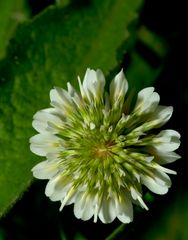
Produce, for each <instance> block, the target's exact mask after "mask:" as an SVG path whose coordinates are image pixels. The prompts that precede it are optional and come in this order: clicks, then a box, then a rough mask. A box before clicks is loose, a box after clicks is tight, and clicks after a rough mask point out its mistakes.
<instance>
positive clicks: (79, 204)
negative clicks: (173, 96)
mask: <svg viewBox="0 0 188 240" xmlns="http://www.w3.org/2000/svg"><path fill="white" fill-rule="evenodd" d="M78 81H79V87H80V92H79V91H76V90H75V89H74V88H73V87H72V85H71V84H70V83H68V84H67V90H64V89H62V88H57V87H56V88H55V89H53V90H51V91H50V100H51V106H52V107H51V108H47V109H43V110H41V111H39V112H37V113H36V114H35V115H34V121H33V127H34V128H35V129H36V130H37V131H38V132H39V134H37V135H35V136H34V137H32V138H31V139H30V143H31V151H32V152H34V153H35V154H37V155H40V156H45V157H46V160H45V161H43V162H41V163H39V164H37V165H36V166H35V167H34V168H33V169H32V171H33V175H34V176H35V177H36V178H39V179H48V180H49V181H48V184H47V186H46V190H45V193H46V195H47V196H48V197H50V199H51V200H52V201H61V209H62V208H63V207H64V206H65V205H68V204H72V203H74V214H75V216H76V217H77V218H81V219H83V220H88V219H90V218H91V217H94V221H95V222H96V221H97V218H99V219H100V220H101V221H102V222H103V223H109V222H112V221H113V220H114V219H115V218H116V217H117V218H118V219H119V220H120V221H122V222H123V223H128V222H130V221H132V219H133V207H132V202H134V203H136V204H139V205H140V206H141V207H143V208H145V209H148V208H147V206H146V204H145V203H144V201H143V199H142V184H143V185H145V186H146V187H147V188H149V189H150V190H151V191H152V192H154V193H157V194H165V193H166V192H167V191H168V188H169V187H170V185H171V181H170V178H169V176H168V175H167V173H170V174H175V173H176V172H174V171H172V170H170V169H167V168H165V167H163V166H162V165H163V164H166V163H170V162H173V161H175V160H177V159H178V158H179V157H180V156H179V155H178V154H176V153H175V152H174V150H176V149H177V148H178V147H179V144H180V141H179V138H180V134H179V133H178V132H176V131H174V130H162V131H161V132H159V133H158V134H154V133H153V132H152V130H153V129H156V128H159V127H161V126H162V125H164V124H165V123H166V122H167V121H168V120H169V118H170V117H171V115H172V112H173V108H172V107H166V106H161V105H159V95H158V93H156V92H154V88H153V87H149V88H144V89H143V90H141V91H140V92H139V93H138V96H137V100H136V102H135V105H134V107H132V108H130V98H129V97H127V95H126V93H127V90H128V83H127V80H126V79H125V76H124V73H123V71H121V72H120V73H118V74H117V75H116V76H115V78H114V79H113V80H112V82H111V83H110V87H109V91H107V92H106V91H105V77H104V75H103V73H102V72H101V71H100V70H97V71H94V70H90V69H87V71H86V74H85V77H84V80H83V83H82V82H81V80H80V78H78ZM155 132H156V131H155Z"/></svg>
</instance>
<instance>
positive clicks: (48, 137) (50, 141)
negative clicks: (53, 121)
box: [30, 133, 62, 156]
mask: <svg viewBox="0 0 188 240" xmlns="http://www.w3.org/2000/svg"><path fill="white" fill-rule="evenodd" d="M61 142H62V141H61V139H59V138H58V137H56V136H54V135H52V134H50V133H43V134H37V135H35V136H33V137H31V138H30V149H31V151H32V152H33V153H35V154H37V155H39V156H46V155H47V154H48V153H56V152H58V151H59V148H62V145H61Z"/></svg>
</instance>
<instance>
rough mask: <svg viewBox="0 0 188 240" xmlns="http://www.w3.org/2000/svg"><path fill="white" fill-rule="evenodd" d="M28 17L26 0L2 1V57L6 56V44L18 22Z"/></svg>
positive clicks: (0, 40) (0, 56) (0, 34)
mask: <svg viewBox="0 0 188 240" xmlns="http://www.w3.org/2000/svg"><path fill="white" fill-rule="evenodd" d="M27 18H28V11H27V7H26V4H25V1H24V0H14V1H12V0H1V1H0V23H1V27H0V58H2V57H4V55H5V49H6V45H7V44H8V41H9V39H10V38H11V36H12V34H13V33H14V31H15V29H16V27H17V25H18V23H20V22H23V21H24V20H26V19H27Z"/></svg>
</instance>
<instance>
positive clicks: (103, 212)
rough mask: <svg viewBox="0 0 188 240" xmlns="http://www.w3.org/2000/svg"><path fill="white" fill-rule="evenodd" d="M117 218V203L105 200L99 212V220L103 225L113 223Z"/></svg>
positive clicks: (110, 199)
mask: <svg viewBox="0 0 188 240" xmlns="http://www.w3.org/2000/svg"><path fill="white" fill-rule="evenodd" d="M115 217H116V211H115V201H114V199H112V198H109V199H106V198H105V199H103V200H102V203H101V207H100V210H99V218H100V220H101V221H102V222H103V223H111V222H112V221H113V220H114V219H115Z"/></svg>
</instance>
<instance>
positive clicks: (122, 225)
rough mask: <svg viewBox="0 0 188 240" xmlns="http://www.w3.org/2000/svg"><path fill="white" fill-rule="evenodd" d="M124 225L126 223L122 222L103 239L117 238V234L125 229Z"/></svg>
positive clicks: (112, 239) (111, 239) (113, 239)
mask: <svg viewBox="0 0 188 240" xmlns="http://www.w3.org/2000/svg"><path fill="white" fill-rule="evenodd" d="M126 226H127V225H126V224H124V223H122V224H121V225H119V227H117V228H116V229H115V230H114V231H113V232H112V233H111V234H110V235H109V236H108V237H107V238H105V240H115V239H117V237H118V235H119V234H120V233H121V232H123V230H124V229H125V227H126Z"/></svg>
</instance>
